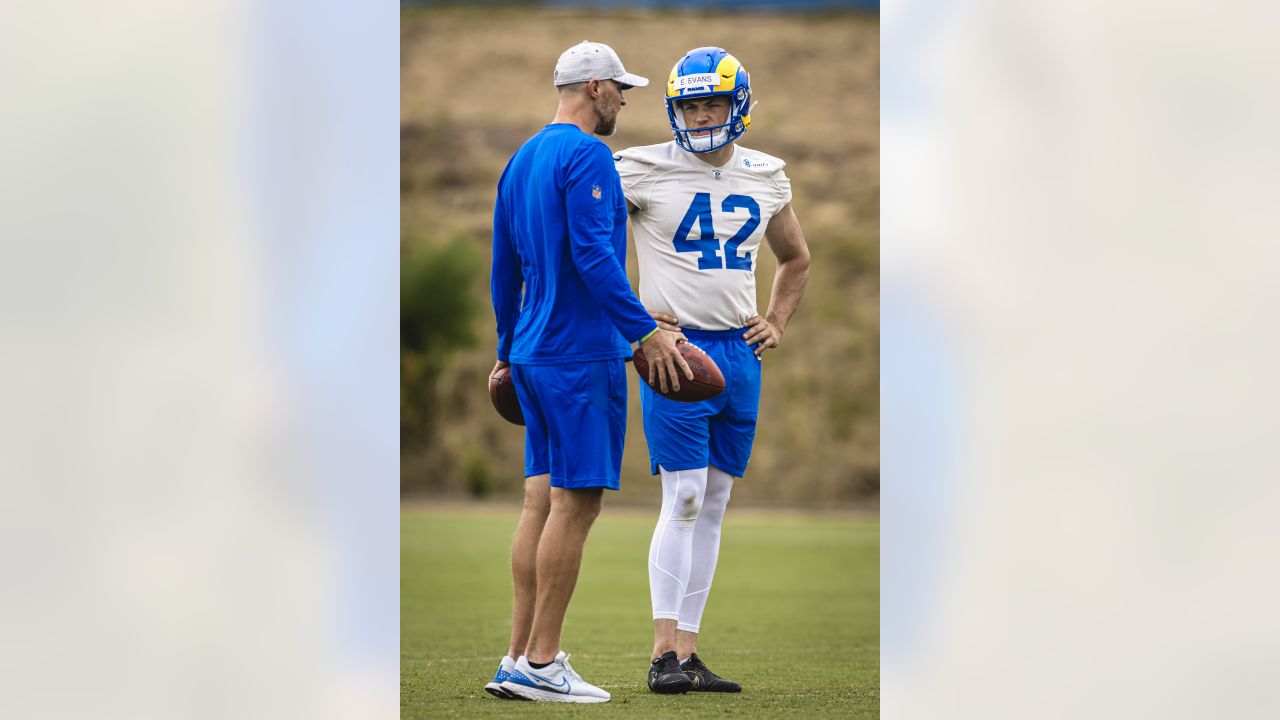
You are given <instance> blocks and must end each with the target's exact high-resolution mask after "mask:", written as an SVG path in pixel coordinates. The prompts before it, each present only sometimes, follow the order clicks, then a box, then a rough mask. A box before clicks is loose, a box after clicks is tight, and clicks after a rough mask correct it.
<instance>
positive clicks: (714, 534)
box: [676, 466, 733, 633]
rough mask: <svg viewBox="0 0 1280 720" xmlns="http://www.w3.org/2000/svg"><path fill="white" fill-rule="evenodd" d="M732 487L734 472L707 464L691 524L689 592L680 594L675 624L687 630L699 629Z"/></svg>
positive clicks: (717, 556) (718, 553) (714, 569)
mask: <svg viewBox="0 0 1280 720" xmlns="http://www.w3.org/2000/svg"><path fill="white" fill-rule="evenodd" d="M732 490H733V476H732V475H730V474H729V473H727V472H725V471H723V470H721V469H720V468H718V467H714V466H713V467H710V468H707V482H706V492H705V493H704V495H703V500H702V512H700V513H698V520H697V522H696V523H695V525H694V528H693V544H692V547H691V552H690V559H689V574H688V575H687V576H686V577H687V580H686V585H685V587H686V588H688V592H686V593H685V595H684V597H683V598H681V602H680V613H679V615H678V617H677V622H676V627H677V628H679V629H680V630H684V631H687V632H695V633H696V632H698V627H699V626H700V625H701V624H702V611H703V610H704V609H706V607H707V595H708V594H710V592H711V581H712V579H713V578H714V577H715V574H716V560H717V559H719V557H720V526H721V525H722V524H723V523H724V512H725V509H727V508H728V507H729V493H730V491H732Z"/></svg>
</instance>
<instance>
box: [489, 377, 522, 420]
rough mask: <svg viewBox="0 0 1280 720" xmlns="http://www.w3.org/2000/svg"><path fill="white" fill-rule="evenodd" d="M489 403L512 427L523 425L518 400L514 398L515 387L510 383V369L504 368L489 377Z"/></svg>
mask: <svg viewBox="0 0 1280 720" xmlns="http://www.w3.org/2000/svg"><path fill="white" fill-rule="evenodd" d="M489 401H490V402H492V403H493V409H494V410H497V411H498V414H499V415H501V416H502V419H503V420H506V421H507V422H509V423H511V424H513V425H523V424H524V413H523V412H521V411H520V398H519V397H517V396H516V386H515V383H513V382H512V381H511V368H509V367H504V368H502V369H501V370H499V371H498V372H496V373H494V374H493V375H491V376H490V377H489Z"/></svg>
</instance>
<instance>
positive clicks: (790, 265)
mask: <svg viewBox="0 0 1280 720" xmlns="http://www.w3.org/2000/svg"><path fill="white" fill-rule="evenodd" d="M808 281H809V258H807V257H806V258H803V259H802V258H796V259H794V260H789V261H787V262H783V263H778V271H777V272H776V273H774V275H773V292H772V293H770V297H769V310H768V311H767V312H766V313H765V316H764V319H765V320H768V321H769V323H770V324H771V325H773V326H774V327H776V328H778V329H779V330H786V328H787V323H788V322H790V321H791V315H792V314H793V313H795V311H796V308H797V307H799V306H800V298H802V297H804V286H805V284H806V283H808Z"/></svg>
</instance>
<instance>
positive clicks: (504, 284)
mask: <svg viewBox="0 0 1280 720" xmlns="http://www.w3.org/2000/svg"><path fill="white" fill-rule="evenodd" d="M513 240H514V239H513V238H512V236H511V230H510V226H509V225H508V224H507V214H506V210H505V208H504V207H503V202H502V188H501V182H499V188H498V200H497V202H495V203H494V208H493V265H492V267H491V269H490V274H489V294H490V296H491V297H492V299H493V314H494V316H495V317H496V318H497V321H498V359H499V360H501V361H502V362H508V361H509V359H508V356H509V355H510V354H511V341H512V338H513V336H514V334H515V332H514V331H515V327H516V321H517V320H518V319H519V317H520V294H521V290H522V287H523V285H524V273H523V271H522V270H521V267H520V255H519V254H518V253H517V252H516V248H515V243H514V242H513Z"/></svg>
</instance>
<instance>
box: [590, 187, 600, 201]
mask: <svg viewBox="0 0 1280 720" xmlns="http://www.w3.org/2000/svg"><path fill="white" fill-rule="evenodd" d="M591 197H593V198H595V199H597V200H599V199H600V186H599V185H592V186H591Z"/></svg>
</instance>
